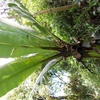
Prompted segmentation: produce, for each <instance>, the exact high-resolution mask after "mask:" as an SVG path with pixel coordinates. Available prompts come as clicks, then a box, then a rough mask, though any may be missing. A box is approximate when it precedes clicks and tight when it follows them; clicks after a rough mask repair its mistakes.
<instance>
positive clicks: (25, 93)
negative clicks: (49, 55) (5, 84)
mask: <svg viewBox="0 0 100 100" xmlns="http://www.w3.org/2000/svg"><path fill="white" fill-rule="evenodd" d="M21 2H22V3H23V4H24V5H25V6H26V7H27V8H28V10H29V11H30V13H31V14H33V15H34V14H35V13H36V12H39V11H42V10H44V9H50V8H55V7H60V6H65V5H71V4H73V3H76V4H77V5H78V7H75V6H73V7H72V8H71V9H69V10H66V11H61V12H55V13H46V14H40V15H38V16H35V18H36V20H37V21H38V22H39V23H41V25H42V26H43V27H46V28H47V29H48V30H49V31H50V32H52V33H53V34H55V35H56V36H58V37H59V38H61V39H62V40H64V41H65V42H67V43H71V44H72V43H75V41H76V38H81V39H84V41H90V40H91V39H92V38H93V37H92V35H95V34H100V2H99V0H21ZM9 16H10V17H9V18H14V19H15V20H16V21H17V22H18V23H20V24H21V25H27V26H29V27H32V28H33V26H32V24H33V23H30V22H28V21H27V20H25V19H24V18H21V17H20V16H19V15H17V14H16V13H15V12H14V11H12V10H10V11H9ZM83 62H84V63H85V65H86V66H87V67H88V68H89V69H91V71H93V72H94V74H91V73H89V72H88V70H87V69H85V68H84V66H83V65H82V64H81V63H79V62H77V61H76V60H75V59H74V58H73V57H69V58H67V59H66V60H63V61H61V62H59V63H58V64H57V65H55V66H54V67H52V68H51V69H50V70H49V71H48V73H47V74H46V75H45V76H44V79H43V82H42V83H41V84H39V85H38V87H37V91H36V93H35V94H33V100H62V99H64V100H100V75H99V73H100V59H88V58H86V59H84V60H83ZM41 70H42V69H40V70H38V71H36V72H35V73H33V74H32V75H31V76H30V77H29V78H28V79H27V80H26V81H25V82H24V83H22V85H20V86H19V87H18V88H16V89H15V90H14V91H13V93H12V92H11V93H8V94H9V95H7V100H29V99H28V98H29V94H30V92H31V90H32V88H33V85H34V83H35V80H36V78H37V76H38V75H39V73H40V72H41ZM66 73H67V74H68V75H67V76H66V75H65V74H66ZM63 76H65V77H67V78H68V79H69V80H70V81H67V80H68V79H66V78H64V79H63V78H62V77H63ZM55 78H58V79H56V80H55ZM59 91H63V92H64V94H63V96H60V94H59V95H55V94H56V93H57V92H59Z"/></svg>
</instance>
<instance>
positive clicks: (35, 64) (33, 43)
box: [0, 0, 100, 100]
mask: <svg viewBox="0 0 100 100" xmlns="http://www.w3.org/2000/svg"><path fill="white" fill-rule="evenodd" d="M54 1H57V0H54ZM73 1H74V0H73ZM73 1H71V0H68V1H66V0H62V2H60V3H58V2H53V3H52V5H51V4H50V2H49V1H48V2H45V1H44V0H41V1H33V0H30V2H27V0H22V1H21V2H19V0H16V1H14V2H10V3H9V4H8V5H9V7H10V8H12V9H13V10H14V11H15V12H17V13H18V14H19V15H18V16H19V18H20V19H18V21H19V22H20V24H21V25H27V26H30V27H31V28H32V29H30V28H28V29H25V28H19V27H16V26H12V25H9V24H6V23H4V22H2V21H0V52H2V53H0V57H6V58H8V57H15V60H14V61H13V62H12V63H9V64H7V65H4V66H3V67H1V69H0V90H1V91H2V92H0V96H2V95H4V94H5V93H7V92H8V91H10V90H11V89H13V88H14V87H17V86H18V85H19V84H20V83H21V82H22V81H24V80H25V79H26V78H27V77H28V76H29V75H30V74H31V73H33V72H34V71H35V70H36V69H38V68H39V67H40V66H42V67H43V65H44V63H45V64H46V63H47V61H49V60H51V59H53V58H55V57H59V55H58V54H59V52H57V51H54V50H44V49H42V47H59V46H60V44H57V42H56V41H55V40H54V39H56V37H55V36H54V35H53V34H55V35H56V36H58V37H59V38H61V39H62V40H64V41H65V42H67V43H70V44H71V43H75V41H76V37H81V38H82V39H83V40H84V41H87V40H89V38H90V35H91V34H93V33H94V34H97V33H99V30H100V26H99V25H98V24H99V23H98V22H99V21H98V20H99V19H98V10H97V7H98V5H99V4H98V2H97V1H98V0H96V1H94V0H87V1H86V2H85V3H84V5H81V7H80V8H77V7H73V8H72V9H70V10H68V11H63V12H56V13H49V14H45V15H40V16H37V17H36V18H34V17H33V15H32V14H33V13H35V12H36V11H39V10H43V9H45V8H51V7H58V6H62V5H68V4H71V3H74V2H73ZM76 2H77V3H79V2H80V0H76ZM94 2H95V3H94ZM22 3H23V5H25V6H26V8H25V6H23V5H22ZM80 3H81V2H80ZM95 5H97V7H95V9H93V7H94V6H95ZM35 6H36V7H35ZM27 8H28V10H27ZM15 12H13V13H12V15H14V14H16V13H15ZM29 12H31V13H29ZM20 16H21V17H20ZM41 25H42V26H41ZM48 30H49V31H48ZM52 33H53V34H52ZM90 40H91V39H90ZM90 40H89V41H90ZM97 48H98V50H100V46H97ZM5 52H6V53H5ZM30 54H31V56H30ZM90 55H92V56H94V57H95V56H96V57H100V55H99V54H97V52H95V51H93V50H92V51H91V52H90ZM93 61H95V60H86V61H85V64H86V66H88V68H89V69H91V70H92V71H93V72H94V73H95V74H93V75H92V74H91V73H90V72H89V71H88V70H87V69H86V68H84V65H82V64H81V63H78V62H77V61H76V59H74V58H73V57H69V58H67V62H66V60H65V61H61V62H60V64H58V65H56V66H55V67H54V68H53V69H51V72H53V73H55V74H56V73H57V72H58V71H61V72H63V71H62V70H64V71H65V70H66V71H67V72H69V73H70V74H71V77H70V80H71V82H70V86H71V87H70V89H71V91H70V89H68V87H67V88H65V91H66V90H67V89H68V90H69V91H70V92H71V93H72V94H75V95H78V98H77V99H79V98H81V99H82V100H86V99H87V100H90V99H91V98H95V97H93V95H94V94H95V93H94V92H93V91H94V90H92V89H94V88H95V89H96V87H98V86H99V85H100V84H99V83H100V80H99V79H100V75H99V71H100V68H99V67H98V66H99V65H100V63H95V62H94V63H93ZM98 62H99V61H98ZM93 64H94V65H93ZM38 70H39V69H38ZM50 77H52V75H50V73H48V74H46V75H45V80H44V84H45V85H46V84H47V82H48V81H49V79H50ZM56 77H57V76H56ZM83 80H84V81H86V82H87V84H88V83H89V84H90V83H91V86H93V87H92V89H90V88H88V85H87V84H85V82H84V81H83ZM49 82H50V81H49ZM8 83H9V84H10V85H9V84H8ZM83 83H84V84H85V85H83ZM42 85H43V84H42ZM86 85H87V87H86ZM43 86H44V85H43ZM5 87H6V88H5ZM40 87H41V86H40ZM22 90H23V89H22ZM22 90H19V91H22ZM83 90H84V91H83ZM98 90H99V89H98ZM47 91H48V90H47ZM69 91H67V92H69ZM88 92H89V93H90V94H91V95H92V96H90V94H89V95H87V94H88ZM65 93H66V92H65ZM66 94H67V93H66ZM27 96H28V95H27ZM27 96H26V97H23V96H22V97H19V98H21V99H22V98H24V99H25V98H27ZM84 96H87V97H86V98H84ZM73 98H74V97H73ZM73 100H74V99H73Z"/></svg>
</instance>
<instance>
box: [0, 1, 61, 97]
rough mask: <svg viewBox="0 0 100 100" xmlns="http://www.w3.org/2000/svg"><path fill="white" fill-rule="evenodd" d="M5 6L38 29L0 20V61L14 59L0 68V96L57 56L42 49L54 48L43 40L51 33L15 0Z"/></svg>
mask: <svg viewBox="0 0 100 100" xmlns="http://www.w3.org/2000/svg"><path fill="white" fill-rule="evenodd" d="M9 6H10V7H11V8H13V9H14V10H15V11H16V12H17V13H19V14H20V15H21V16H22V17H24V18H27V19H28V20H29V21H31V22H32V23H33V25H34V26H36V27H37V28H38V29H39V30H33V29H23V28H19V27H17V26H14V25H9V24H7V23H5V22H3V21H0V58H2V57H3V58H9V57H12V58H16V59H15V60H14V61H13V62H11V63H9V64H6V65H4V66H2V67H1V68H0V91H1V92H0V96H3V95H4V94H5V93H7V92H8V91H10V90H11V89H13V88H15V87H16V86H18V85H19V84H20V83H21V82H22V81H24V80H25V79H26V78H27V77H28V76H29V75H30V74H31V73H32V72H33V71H35V70H36V69H37V68H38V67H40V66H42V64H43V63H44V62H48V61H49V60H51V59H54V58H56V57H59V56H60V55H59V52H58V51H55V50H47V49H43V48H45V47H47V48H48V47H49V48H50V47H51V48H58V44H56V42H54V41H51V40H48V39H47V38H46V37H45V36H47V35H51V33H50V32H49V31H47V30H46V29H44V28H43V27H42V26H41V25H40V24H39V23H38V22H37V21H36V20H35V19H34V17H33V16H32V15H31V14H30V13H29V12H28V10H27V9H26V8H25V7H24V6H23V5H22V4H21V3H20V2H18V0H14V3H9ZM39 34H41V37H39V36H38V35H39ZM45 34H46V35H45ZM52 36H53V35H52Z"/></svg>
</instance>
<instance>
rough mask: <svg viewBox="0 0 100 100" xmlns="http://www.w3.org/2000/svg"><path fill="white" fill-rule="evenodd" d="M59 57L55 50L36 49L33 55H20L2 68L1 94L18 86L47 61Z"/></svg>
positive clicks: (0, 70)
mask: <svg viewBox="0 0 100 100" xmlns="http://www.w3.org/2000/svg"><path fill="white" fill-rule="evenodd" d="M56 57H59V55H58V56H57V53H55V52H54V51H51V50H50V51H48V50H47V51H46V50H42V51H36V53H34V54H33V55H32V56H29V57H28V56H26V57H20V58H18V59H17V60H15V61H13V62H11V63H9V64H6V65H4V66H2V67H1V68H0V96H3V95H4V94H6V93H7V92H8V91H10V90H11V89H13V88H15V87H17V86H18V85H19V84H20V83H21V82H23V81H24V80H25V79H26V78H27V77H28V76H29V75H30V74H31V73H32V72H33V71H35V70H36V69H38V67H40V66H42V64H43V63H44V62H45V61H48V60H51V59H53V58H56Z"/></svg>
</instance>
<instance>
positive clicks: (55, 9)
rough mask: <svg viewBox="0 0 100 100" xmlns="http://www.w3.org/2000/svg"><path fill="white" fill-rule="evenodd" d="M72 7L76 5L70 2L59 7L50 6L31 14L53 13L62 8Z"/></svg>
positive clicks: (62, 9)
mask: <svg viewBox="0 0 100 100" xmlns="http://www.w3.org/2000/svg"><path fill="white" fill-rule="evenodd" d="M72 7H77V5H76V4H71V5H67V6H61V7H56V8H50V9H46V10H41V11H38V12H36V13H34V14H33V16H34V17H36V16H38V15H41V14H46V13H53V12H58V11H64V10H69V9H71V8H72Z"/></svg>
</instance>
